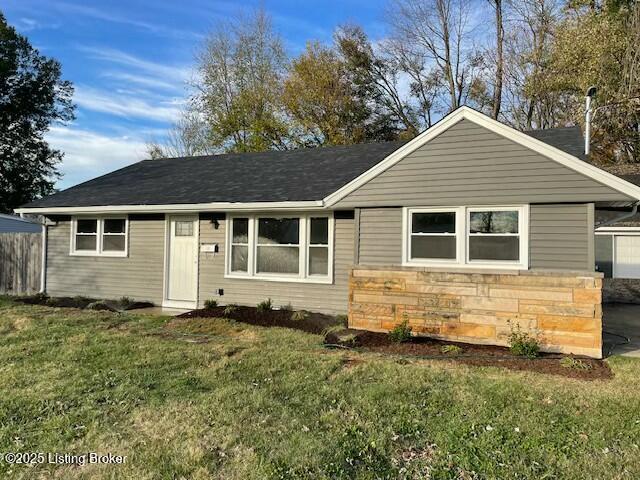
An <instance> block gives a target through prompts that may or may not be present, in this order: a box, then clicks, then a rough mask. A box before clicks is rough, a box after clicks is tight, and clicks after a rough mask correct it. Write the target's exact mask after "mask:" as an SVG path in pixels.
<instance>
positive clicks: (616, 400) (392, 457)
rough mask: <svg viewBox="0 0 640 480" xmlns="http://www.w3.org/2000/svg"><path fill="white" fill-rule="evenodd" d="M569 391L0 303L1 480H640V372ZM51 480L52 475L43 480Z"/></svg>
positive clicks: (266, 340)
mask: <svg viewBox="0 0 640 480" xmlns="http://www.w3.org/2000/svg"><path fill="white" fill-rule="evenodd" d="M609 363H610V365H611V368H612V370H613V372H614V375H615V376H614V378H613V379H612V380H606V381H590V382H585V381H580V380H574V379H567V378H562V377H558V376H551V375H543V374H537V373H530V372H513V371H509V370H503V369H499V368H494V367H474V366H465V365H461V364H459V363H452V362H448V361H443V360H437V361H436V360H431V361H428V360H419V359H407V358H406V357H393V356H384V355H380V354H374V353H366V354H365V353H356V352H352V351H348V350H338V351H336V350H327V349H324V348H323V347H322V346H321V337H320V336H319V335H312V334H308V333H304V332H300V331H294V330H287V329H281V328H261V327H255V326H250V325H246V324H240V323H230V322H229V321H226V320H218V319H206V318H194V319H179V320H176V319H170V318H167V317H152V316H142V315H136V314H132V313H127V314H117V313H112V312H94V311H86V310H83V311H81V310H74V309H62V308H51V307H45V306H38V305H18V304H14V303H12V302H11V301H10V300H7V299H0V455H2V454H3V453H5V454H6V453H7V452H58V453H71V454H79V453H85V452H99V453H112V454H117V455H126V456H127V460H126V463H125V464H124V465H111V466H105V465H88V466H83V467H78V466H73V465H55V464H43V465H36V466H25V465H10V464H8V463H6V462H5V461H2V460H0V478H50V477H51V476H55V478H64V479H67V478H70V479H74V478H139V479H146V478H148V479H156V478H176V479H177V478H194V479H208V478H212V477H213V478H222V479H229V478H232V479H242V480H244V479H252V478H255V479H264V478H301V477H302V478H313V479H316V478H345V479H346V478H349V479H350V478H393V479H395V478H452V479H454V478H456V479H457V478H462V479H466V478H500V479H502V478H532V479H534V478H535V479H539V478H571V479H575V478H585V479H587V478H589V479H591V478H616V479H621V478H629V479H635V478H640V449H639V444H640V361H638V360H634V359H627V358H613V359H611V360H609ZM51 474H54V475H51Z"/></svg>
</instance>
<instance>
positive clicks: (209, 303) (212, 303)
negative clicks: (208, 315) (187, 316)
mask: <svg viewBox="0 0 640 480" xmlns="http://www.w3.org/2000/svg"><path fill="white" fill-rule="evenodd" d="M217 306H218V301H217V300H214V299H213V298H208V299H206V300H205V301H204V308H205V310H212V309H214V308H216V307H217Z"/></svg>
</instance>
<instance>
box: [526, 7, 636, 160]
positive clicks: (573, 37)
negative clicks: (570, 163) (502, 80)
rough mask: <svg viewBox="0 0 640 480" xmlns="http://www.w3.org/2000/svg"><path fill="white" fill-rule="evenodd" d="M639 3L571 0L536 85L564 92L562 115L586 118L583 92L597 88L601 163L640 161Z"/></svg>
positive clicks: (596, 147) (596, 139) (596, 149)
mask: <svg viewBox="0 0 640 480" xmlns="http://www.w3.org/2000/svg"><path fill="white" fill-rule="evenodd" d="M639 42H640V4H638V3H636V2H625V1H609V2H601V3H600V2H595V1H583V0H582V1H574V2H571V3H570V5H569V8H568V10H567V15H566V17H565V19H564V20H563V22H562V23H561V24H560V25H559V27H558V29H557V32H556V36H555V42H554V44H553V48H552V50H551V55H550V59H549V66H548V68H547V69H545V70H544V71H541V72H540V74H539V75H538V76H536V77H533V78H531V79H529V81H530V82H534V81H535V82H537V83H538V85H539V86H538V88H540V89H544V90H547V91H550V92H556V93H559V94H564V95H565V96H566V97H567V104H568V108H566V109H565V110H564V114H565V115H566V116H567V117H568V118H569V119H571V120H573V121H576V122H577V123H582V122H583V118H584V92H585V91H586V89H587V88H588V87H589V86H590V85H595V86H596V87H597V88H598V93H597V95H596V97H595V99H594V104H593V107H594V108H595V114H594V116H593V132H592V133H593V149H592V157H593V159H594V160H595V161H597V162H600V163H611V162H638V161H640V73H639V72H640V54H639V53H638V45H639Z"/></svg>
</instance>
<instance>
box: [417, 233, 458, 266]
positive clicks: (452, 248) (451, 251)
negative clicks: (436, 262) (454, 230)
mask: <svg viewBox="0 0 640 480" xmlns="http://www.w3.org/2000/svg"><path fill="white" fill-rule="evenodd" d="M411 258H435V259H451V260H455V258H456V237H453V236H451V237H449V236H447V237H438V236H426V237H423V236H415V235H412V236H411Z"/></svg>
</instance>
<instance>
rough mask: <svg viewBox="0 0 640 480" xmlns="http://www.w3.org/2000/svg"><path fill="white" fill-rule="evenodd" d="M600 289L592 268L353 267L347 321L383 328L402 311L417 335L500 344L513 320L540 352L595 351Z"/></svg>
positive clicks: (599, 352)
mask: <svg viewBox="0 0 640 480" xmlns="http://www.w3.org/2000/svg"><path fill="white" fill-rule="evenodd" d="M601 291H602V274H600V273H596V272H561V271H542V270H540V271H535V270H534V271H513V272H505V271H500V272H497V271H490V270H483V271H482V272H478V271H474V272H469V271H460V270H456V271H452V270H446V271H444V270H438V269H432V268H414V267H377V266H376V267H363V266H357V267H354V268H353V269H352V271H351V274H350V277H349V326H350V327H351V328H355V329H361V330H371V331H378V332H387V331H389V330H391V329H392V328H393V327H394V326H395V325H397V324H398V323H400V322H402V321H403V319H405V318H406V319H407V320H408V322H409V324H410V325H411V327H412V329H413V332H414V333H415V334H418V335H420V334H422V335H427V336H431V337H436V338H441V339H445V340H452V341H459V342H467V343H479V344H492V345H505V346H506V345H508V344H509V334H510V332H511V325H513V324H516V323H517V324H519V325H520V328H521V329H522V330H523V331H527V332H529V333H531V334H532V335H534V336H536V337H537V338H538V341H539V342H540V345H541V348H542V350H543V351H547V352H562V353H573V354H577V355H586V356H590V357H596V358H601V357H602V306H601V301H602V293H601ZM509 322H511V323H509Z"/></svg>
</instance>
